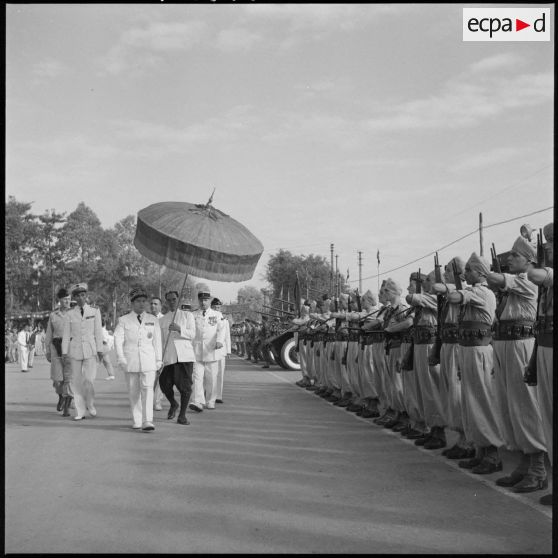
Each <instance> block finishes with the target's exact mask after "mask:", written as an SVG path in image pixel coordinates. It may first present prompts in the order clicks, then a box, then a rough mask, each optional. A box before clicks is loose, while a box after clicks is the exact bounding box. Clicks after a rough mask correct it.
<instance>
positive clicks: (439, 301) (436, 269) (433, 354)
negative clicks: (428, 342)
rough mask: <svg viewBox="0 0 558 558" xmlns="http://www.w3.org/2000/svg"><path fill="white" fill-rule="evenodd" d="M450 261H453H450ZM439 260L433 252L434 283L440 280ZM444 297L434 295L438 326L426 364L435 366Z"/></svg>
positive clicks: (440, 333)
mask: <svg viewBox="0 0 558 558" xmlns="http://www.w3.org/2000/svg"><path fill="white" fill-rule="evenodd" d="M452 263H455V261H454V262H452ZM440 267H441V266H440V261H439V260H438V252H436V254H434V275H435V277H436V283H441V282H442V272H441V271H440ZM445 301H446V297H445V296H444V295H437V296H436V304H437V307H438V308H437V309H438V327H437V328H436V340H435V341H434V347H433V349H432V352H431V353H430V358H429V359H428V364H430V365H431V366H436V365H437V364H440V352H441V350H442V325H443V324H442V316H443V312H444V303H445Z"/></svg>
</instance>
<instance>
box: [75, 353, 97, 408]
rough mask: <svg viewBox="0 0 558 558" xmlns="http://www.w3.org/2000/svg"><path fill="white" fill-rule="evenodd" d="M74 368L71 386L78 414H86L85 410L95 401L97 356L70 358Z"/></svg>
mask: <svg viewBox="0 0 558 558" xmlns="http://www.w3.org/2000/svg"><path fill="white" fill-rule="evenodd" d="M69 360H70V366H71V368H72V379H71V380H70V388H71V390H72V392H73V394H74V404H75V406H76V416H78V417H83V416H85V411H86V410H87V409H88V408H89V409H90V408H91V406H92V405H94V403H95V388H94V387H93V382H94V381H95V378H96V376H97V358H96V357H91V358H85V359H83V360H77V359H75V358H70V359H69Z"/></svg>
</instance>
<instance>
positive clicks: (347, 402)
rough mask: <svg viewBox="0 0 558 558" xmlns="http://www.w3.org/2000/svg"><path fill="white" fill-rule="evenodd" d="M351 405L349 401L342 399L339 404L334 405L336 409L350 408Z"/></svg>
mask: <svg viewBox="0 0 558 558" xmlns="http://www.w3.org/2000/svg"><path fill="white" fill-rule="evenodd" d="M350 404H351V401H350V400H349V399H340V400H339V401H337V403H334V405H335V406H336V407H348V406H349V405H350Z"/></svg>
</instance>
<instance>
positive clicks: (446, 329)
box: [440, 323, 459, 343]
mask: <svg viewBox="0 0 558 558" xmlns="http://www.w3.org/2000/svg"><path fill="white" fill-rule="evenodd" d="M440 339H441V340H442V343H457V342H458V341H459V326H458V325H457V324H453V323H447V324H444V325H443V326H442V332H441V334H440Z"/></svg>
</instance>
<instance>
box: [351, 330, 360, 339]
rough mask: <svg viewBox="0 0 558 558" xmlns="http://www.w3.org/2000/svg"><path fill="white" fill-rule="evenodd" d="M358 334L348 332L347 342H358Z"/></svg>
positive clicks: (356, 332)
mask: <svg viewBox="0 0 558 558" xmlns="http://www.w3.org/2000/svg"><path fill="white" fill-rule="evenodd" d="M359 339H360V333H359V332H358V331H350V332H349V341H359Z"/></svg>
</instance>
